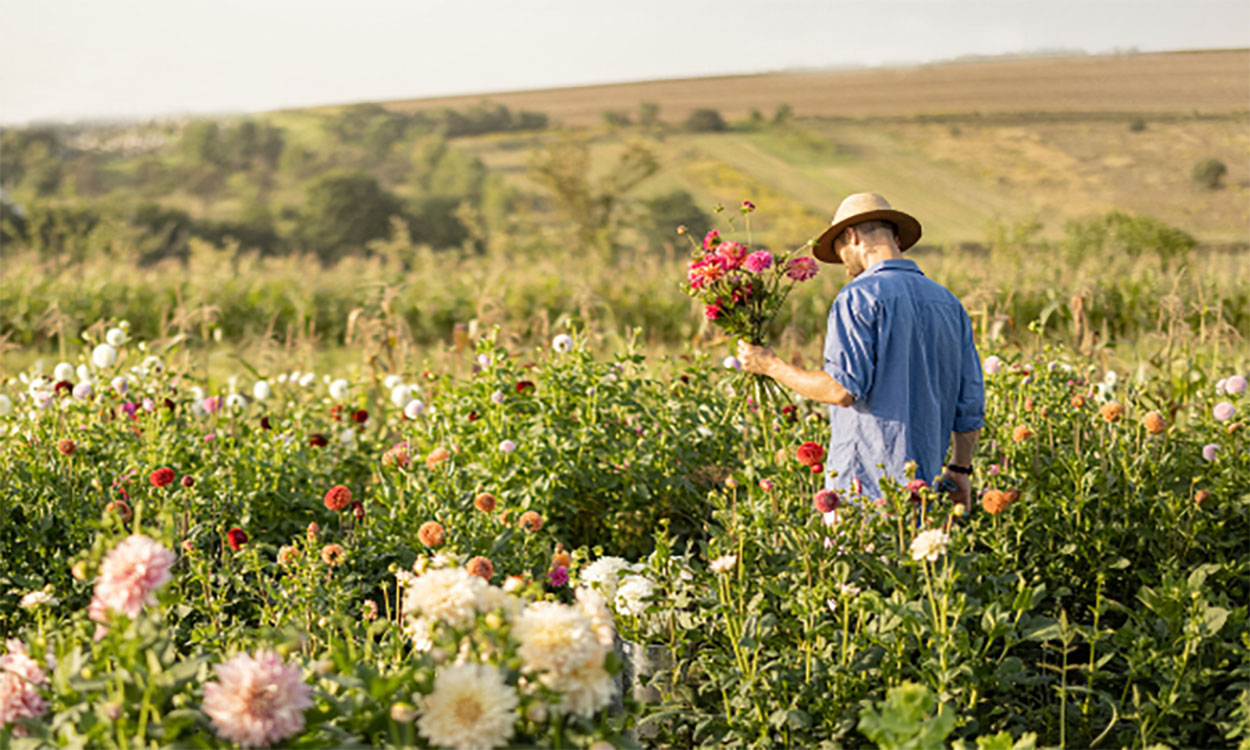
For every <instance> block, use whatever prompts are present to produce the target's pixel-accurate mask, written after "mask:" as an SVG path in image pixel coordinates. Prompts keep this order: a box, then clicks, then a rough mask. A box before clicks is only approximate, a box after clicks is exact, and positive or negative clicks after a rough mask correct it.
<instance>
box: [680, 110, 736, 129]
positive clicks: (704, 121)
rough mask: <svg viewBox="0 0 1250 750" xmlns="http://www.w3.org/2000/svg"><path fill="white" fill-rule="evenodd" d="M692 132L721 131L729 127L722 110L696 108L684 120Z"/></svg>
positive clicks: (684, 123) (685, 125) (683, 123)
mask: <svg viewBox="0 0 1250 750" xmlns="http://www.w3.org/2000/svg"><path fill="white" fill-rule="evenodd" d="M682 127H683V128H685V129H686V130H688V131H690V132H691V133H719V132H722V131H724V130H726V129H727V128H728V126H727V125H726V124H725V119H724V118H723V117H721V116H720V112H718V111H716V110H714V109H696V110H695V111H693V112H691V113H690V116H689V117H687V118H686V119H685V121H683V122H682Z"/></svg>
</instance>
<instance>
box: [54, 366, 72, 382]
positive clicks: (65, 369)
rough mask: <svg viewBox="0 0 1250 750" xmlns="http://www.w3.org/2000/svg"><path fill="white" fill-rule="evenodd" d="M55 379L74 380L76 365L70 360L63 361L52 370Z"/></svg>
mask: <svg viewBox="0 0 1250 750" xmlns="http://www.w3.org/2000/svg"><path fill="white" fill-rule="evenodd" d="M52 379H53V380H73V379H74V366H73V365H71V364H70V363H69V362H61V363H60V364H58V365H57V366H56V368H55V369H53V370H52Z"/></svg>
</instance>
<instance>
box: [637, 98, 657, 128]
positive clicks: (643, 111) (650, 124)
mask: <svg viewBox="0 0 1250 750" xmlns="http://www.w3.org/2000/svg"><path fill="white" fill-rule="evenodd" d="M638 124H639V125H641V126H643V127H644V128H654V127H658V126H659V124H660V105H659V104H656V103H655V102H641V103H640V104H639V105H638Z"/></svg>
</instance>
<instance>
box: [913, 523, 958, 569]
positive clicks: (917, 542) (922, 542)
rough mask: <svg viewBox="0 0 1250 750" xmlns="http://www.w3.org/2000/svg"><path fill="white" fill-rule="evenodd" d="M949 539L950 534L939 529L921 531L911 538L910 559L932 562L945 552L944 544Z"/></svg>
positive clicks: (946, 543) (948, 542) (947, 542)
mask: <svg viewBox="0 0 1250 750" xmlns="http://www.w3.org/2000/svg"><path fill="white" fill-rule="evenodd" d="M950 541H951V538H950V535H949V534H947V533H946V532H944V531H942V530H941V529H929V530H928V531H922V532H921V533H919V534H917V535H916V538H915V539H913V540H911V559H913V560H928V561H929V562H933V561H934V560H936V559H938V557H939V556H940V555H941V554H942V553H944V552H946V545H948V544H950Z"/></svg>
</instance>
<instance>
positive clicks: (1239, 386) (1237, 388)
mask: <svg viewBox="0 0 1250 750" xmlns="http://www.w3.org/2000/svg"><path fill="white" fill-rule="evenodd" d="M1224 391H1225V392H1226V393H1230V394H1232V395H1237V394H1239V393H1245V392H1246V379H1245V378H1243V377H1242V376H1240V375H1234V376H1232V377H1231V378H1229V379H1228V380H1226V381H1225V382H1224Z"/></svg>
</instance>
